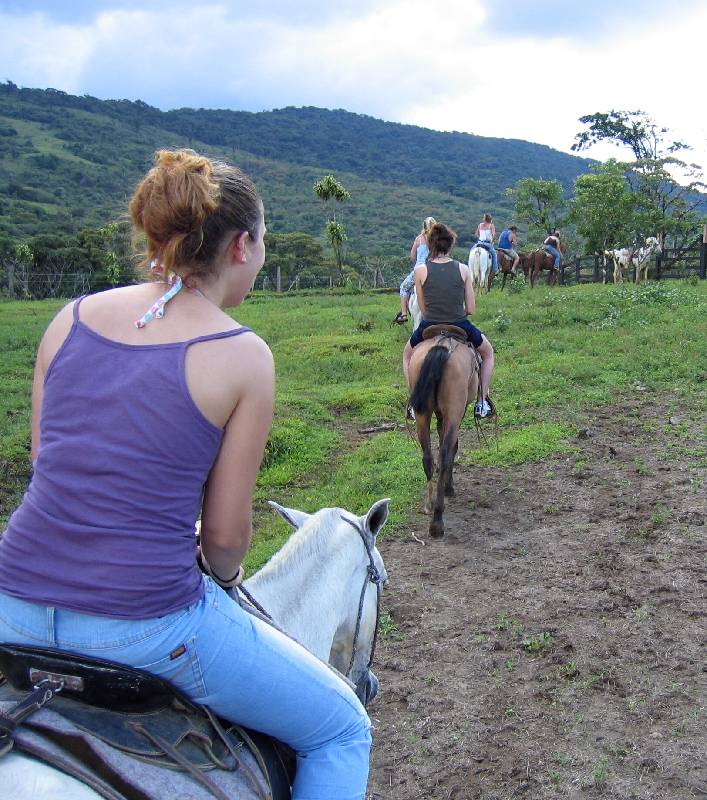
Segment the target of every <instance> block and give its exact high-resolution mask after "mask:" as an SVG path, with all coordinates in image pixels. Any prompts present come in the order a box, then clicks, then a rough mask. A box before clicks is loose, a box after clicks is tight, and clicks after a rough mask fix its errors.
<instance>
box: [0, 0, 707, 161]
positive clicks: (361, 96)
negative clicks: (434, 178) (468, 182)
mask: <svg viewBox="0 0 707 800" xmlns="http://www.w3.org/2000/svg"><path fill="white" fill-rule="evenodd" d="M683 1H684V5H683V3H682V2H677V3H673V5H672V6H671V8H670V9H667V10H666V11H665V15H664V17H662V18H661V19H660V20H659V21H658V22H656V19H655V16H653V17H650V18H647V19H646V20H645V21H643V22H641V20H640V19H635V20H634V21H633V24H632V25H631V26H630V28H626V29H624V28H622V29H620V30H616V32H615V34H614V35H612V36H610V37H607V38H603V39H597V38H596V35H595V38H592V36H591V31H588V30H582V31H578V32H577V35H576V36H573V37H572V38H570V37H568V36H565V37H555V38H549V37H548V35H547V34H545V35H544V36H543V37H542V38H539V37H538V36H536V35H532V36H531V35H526V36H513V37H511V36H509V35H506V36H501V35H497V34H495V33H491V32H489V30H487V29H486V28H485V27H484V24H485V23H486V22H487V20H488V11H489V10H490V9H491V6H490V0H438V2H436V3H435V4H431V3H430V2H429V0H379V2H376V3H372V2H370V3H368V2H366V3H361V5H360V6H358V11H355V12H354V10H353V9H354V8H355V6H353V4H352V3H348V4H346V5H345V6H344V7H342V8H344V9H345V10H343V11H342V13H338V12H337V13H334V12H332V10H331V6H329V10H328V12H327V13H326V14H324V15H322V16H321V17H320V18H318V19H317V17H316V13H315V12H316V7H315V6H316V3H313V2H310V3H309V4H308V5H307V7H306V9H304V10H305V11H306V14H305V13H304V12H303V14H300V15H299V16H298V17H297V18H294V19H293V18H292V17H290V16H288V15H287V14H286V13H284V12H283V11H282V10H280V11H279V12H278V8H279V6H278V3H277V2H270V4H269V5H268V4H267V3H266V4H265V5H260V6H257V7H256V6H252V5H250V6H248V11H247V14H245V12H244V13H240V14H239V13H238V8H239V7H241V8H243V6H241V5H240V4H238V3H233V2H226V0H223V1H222V2H218V0H215V1H214V2H212V3H210V4H207V5H203V6H199V5H193V4H192V5H189V6H185V5H180V3H179V1H178V0H176V2H175V3H174V5H172V6H171V7H170V8H169V9H167V8H165V4H164V3H159V4H157V5H156V6H155V5H154V4H153V5H152V7H150V5H149V4H147V3H145V4H144V5H143V7H142V9H138V10H131V9H130V8H127V9H123V10H119V9H115V10H104V11H97V12H96V13H95V14H94V15H93V16H86V15H84V16H83V17H82V21H81V22H80V23H79V22H77V23H75V24H70V23H69V22H66V21H64V22H61V23H57V22H55V21H53V20H50V18H49V17H47V16H46V15H44V14H41V13H33V14H29V15H24V16H23V15H20V14H18V13H17V12H15V13H14V14H3V13H2V12H1V11H0V29H2V30H3V48H2V51H1V52H0V78H5V79H10V80H13V81H14V82H16V83H19V84H21V85H24V86H40V87H41V86H53V87H54V88H58V89H63V90H65V91H68V92H72V93H76V94H83V93H88V94H95V95H97V96H98V97H113V98H123V97H127V98H130V99H138V98H139V99H142V100H145V101H146V102H148V103H151V104H153V105H157V106H159V107H161V108H171V107H177V106H196V107H198V106H205V107H212V108H213V107H220V108H246V109H249V110H260V109H264V108H273V107H279V106H283V105H317V106H324V107H329V108H346V109H349V110H352V111H358V112H361V113H368V114H372V115H374V116H379V117H382V118H384V119H391V120H397V121H401V122H409V123H413V124H419V125H424V126H426V127H431V128H436V129H442V130H461V131H468V132H472V133H477V134H480V135H485V136H501V137H507V138H519V139H528V140H530V141H535V142H542V143H545V144H548V145H550V146H552V147H556V148H558V149H562V150H568V149H569V147H570V145H571V143H572V141H573V138H574V135H575V133H577V131H578V130H579V128H580V125H579V123H578V122H577V118H578V117H579V116H581V115H582V114H587V113H593V112H594V111H606V110H609V109H611V108H616V109H622V110H630V109H635V108H641V109H643V110H645V111H647V112H648V113H649V114H650V115H651V116H652V117H654V119H655V120H656V121H657V122H659V123H661V124H665V125H667V126H668V127H670V128H671V130H673V131H674V133H675V134H676V135H678V136H680V137H682V138H683V139H685V140H686V141H688V142H690V143H691V144H693V145H694V146H695V148H696V153H695V157H696V160H701V161H702V163H703V164H705V165H707V121H705V119H704V114H703V113H702V111H701V106H702V102H703V101H702V97H701V89H702V87H701V86H700V84H699V83H698V77H699V76H702V75H703V74H704V67H703V64H702V63H701V59H702V53H703V45H702V42H701V36H702V34H701V32H702V31H704V30H705V29H707V8H695V7H694V5H693V4H692V3H691V2H687V0H683ZM108 5H109V3H108V2H103V3H101V6H102V7H103V8H105V7H106V6H108ZM129 5H131V6H132V7H134V6H136V5H137V4H136V3H132V4H129ZM280 5H282V4H280ZM62 19H64V20H66V19H67V14H63V16H62ZM589 155H593V156H596V157H605V151H602V150H599V149H597V150H592V151H590V152H589Z"/></svg>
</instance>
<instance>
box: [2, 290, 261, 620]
mask: <svg viewBox="0 0 707 800" xmlns="http://www.w3.org/2000/svg"><path fill="white" fill-rule="evenodd" d="M80 302H81V301H80V300H79V301H77V302H76V303H75V305H74V323H73V325H72V327H71V331H70V332H69V335H68V336H67V338H66V340H65V341H64V343H63V344H62V346H61V348H60V349H59V351H58V352H57V354H56V356H55V357H54V359H53V361H52V363H51V364H50V366H49V369H48V370H47V374H46V376H45V380H44V397H43V403H42V415H41V430H40V450H39V455H38V458H37V463H36V465H35V470H34V475H33V477H32V481H31V482H30V485H29V487H28V489H27V492H26V493H25V495H24V497H23V499H22V503H21V505H20V506H19V508H18V509H17V510H16V511H15V512H14V514H13V515H12V516H11V517H10V520H9V522H8V527H7V530H6V531H5V533H4V535H3V537H2V540H0V592H5V593H6V594H9V595H12V596H14V597H18V598H20V599H22V600H27V601H29V602H35V603H41V604H43V605H49V606H56V607H58V608H68V609H72V610H74V611H81V612H85V613H89V614H99V615H104V616H110V617H119V618H123V619H149V618H152V617H159V616H163V615H165V614H168V613H170V612H172V611H177V610H179V609H181V608H186V607H187V606H189V605H191V604H192V603H194V602H196V601H197V600H199V598H200V597H201V595H202V593H203V583H202V579H201V573H200V572H199V569H198V568H197V566H196V561H195V558H196V542H195V537H194V524H195V521H196V519H197V517H198V515H199V512H200V510H201V498H202V492H203V487H204V483H205V482H206V479H207V476H208V474H209V471H210V470H211V467H212V465H213V463H214V461H215V460H216V456H217V455H218V451H219V447H220V446H221V438H222V435H223V431H222V430H221V428H219V427H217V426H216V425H214V424H213V423H211V422H210V421H209V420H207V419H206V417H204V415H203V414H202V413H201V411H200V410H199V409H198V407H197V406H196V405H195V403H194V401H193V399H192V397H191V395H190V394H189V390H188V388H187V384H186V378H185V372H184V362H185V356H186V352H187V349H188V348H189V346H190V345H191V344H194V343H196V342H204V341H209V340H211V339H222V338H226V337H229V336H238V335H239V334H241V333H245V332H246V331H248V330H249V328H238V329H236V330H233V331H226V332H223V333H216V334H211V335H209V336H200V337H198V338H196V339H191V340H189V341H186V342H175V343H170V344H161V345H128V344H122V343H120V342H116V341H113V340H111V339H106V338H105V337H103V336H101V335H100V334H98V333H96V332H95V331H93V330H91V329H90V328H89V327H87V326H86V325H84V323H83V322H81V321H80V319H79V305H80Z"/></svg>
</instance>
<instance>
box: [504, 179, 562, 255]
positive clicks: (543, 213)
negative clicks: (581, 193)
mask: <svg viewBox="0 0 707 800" xmlns="http://www.w3.org/2000/svg"><path fill="white" fill-rule="evenodd" d="M506 194H507V195H508V196H509V197H512V198H513V199H514V200H515V215H516V217H517V218H518V219H519V220H521V221H523V222H527V223H528V225H529V230H528V238H530V239H538V238H539V239H540V240H542V239H544V238H545V236H547V234H548V233H551V232H552V231H553V230H554V229H555V228H556V227H558V226H559V225H560V223H561V222H562V221H563V219H564V218H563V216H562V212H563V211H564V209H565V205H566V203H565V193H564V190H563V188H562V184H561V183H560V182H559V181H556V180H551V181H546V180H543V179H542V178H521V180H519V181H518V183H517V184H516V185H515V188H514V189H507V190H506Z"/></svg>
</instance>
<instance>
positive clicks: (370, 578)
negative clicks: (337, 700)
mask: <svg viewBox="0 0 707 800" xmlns="http://www.w3.org/2000/svg"><path fill="white" fill-rule="evenodd" d="M341 519H343V520H344V522H348V524H349V525H350V526H351V527H352V528H353V529H354V530H355V531H356V532H357V533H358V535H359V536H360V537H361V541H362V542H363V546H364V547H365V548H366V553H367V555H368V567H367V568H366V577H365V578H364V579H363V586H362V587H361V596H360V597H359V601H358V614H357V616H356V630H355V631H354V637H353V644H352V645H351V659H350V660H349V666H348V668H347V670H346V677H347V678H348V676H349V675H350V674H351V670H352V669H353V663H354V658H355V656H356V644H357V643H358V634H359V631H360V630H361V617H362V616H363V601H364V599H365V597H366V589H368V584H369V583H374V584H375V586H376V627H375V628H374V629H373V641H372V642H371V655H370V658H369V659H368V664H367V665H366V669H370V668H371V664H373V657H374V655H375V653H376V642H377V641H378V627H379V622H380V610H381V582H382V581H381V575H380V572H378V569H377V567H376V565H375V563H374V561H373V551H372V550H371V546H370V544H369V543H368V541H367V540H366V534H365V533H364V532H363V530H362V529H361V526H360V525H359V524H358V523H357V522H354V521H353V520H350V519H347V518H346V517H342V518H341Z"/></svg>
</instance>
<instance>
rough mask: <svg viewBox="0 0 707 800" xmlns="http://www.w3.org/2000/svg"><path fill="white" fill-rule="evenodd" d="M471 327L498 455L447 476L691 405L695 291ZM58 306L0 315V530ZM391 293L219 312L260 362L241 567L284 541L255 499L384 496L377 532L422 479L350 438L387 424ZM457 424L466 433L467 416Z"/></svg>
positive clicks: (699, 385)
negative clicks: (266, 431) (254, 473)
mask: <svg viewBox="0 0 707 800" xmlns="http://www.w3.org/2000/svg"><path fill="white" fill-rule="evenodd" d="M477 305H478V311H477V314H476V316H475V322H476V324H477V325H478V326H479V327H480V328H481V329H482V330H484V331H485V333H486V334H487V335H488V336H489V338H490V339H491V341H492V343H493V344H494V347H495V349H496V353H497V361H496V363H497V368H496V373H495V381H494V387H493V396H494V398H495V400H496V402H497V405H498V408H499V413H500V418H499V439H498V444H496V442H495V441H493V437H489V440H490V441H491V444H490V445H489V446H488V447H484V446H482V445H477V446H474V447H473V448H471V449H467V450H466V451H465V452H463V453H461V456H460V459H461V461H462V463H464V464H467V465H469V466H470V468H471V465H489V464H496V465H499V466H508V467H510V466H511V465H513V464H517V463H520V462H523V461H532V460H540V459H542V458H545V457H547V456H548V455H550V454H552V453H555V452H561V451H563V450H567V451H569V450H571V447H570V445H569V443H568V438H569V437H571V436H572V435H573V434H574V433H575V432H576V419H577V414H578V412H579V411H580V410H587V409H590V408H591V407H594V406H598V405H607V404H611V403H615V404H616V406H617V411H618V412H619V413H620V410H621V404H622V398H624V397H626V396H628V395H630V394H632V393H640V394H641V396H642V397H645V400H646V403H650V402H651V397H652V396H653V395H654V394H656V393H659V394H661V395H668V396H672V397H674V398H675V404H676V407H678V406H679V407H681V408H682V409H683V413H684V412H685V409H687V410H688V411H689V409H690V408H692V409H694V411H695V414H697V413H698V411H699V408H698V406H699V407H700V408H703V407H704V404H705V396H706V395H705V391H704V381H705V376H706V375H707V346H706V345H705V342H707V323H706V322H705V319H706V318H707V315H706V314H705V308H706V306H707V282H705V281H703V282H695V281H693V282H680V283H678V282H672V281H666V282H662V283H655V282H654V283H649V284H644V285H642V286H640V287H634V286H630V285H623V286H619V287H609V286H601V285H586V286H576V287H571V288H562V287H559V288H554V289H551V290H550V289H547V288H546V287H544V286H543V287H540V288H537V289H535V290H534V291H532V292H531V291H530V290H528V289H525V290H523V291H517V292H509V291H508V290H506V291H505V292H504V293H503V294H502V293H501V292H500V291H496V290H495V291H494V292H492V294H491V295H489V296H482V297H481V298H479V299H478V303H477ZM60 306H61V303H59V302H56V301H43V302H28V303H19V302H0V347H2V353H3V357H2V362H1V364H0V420H1V423H0V471H1V473H2V474H1V476H0V477H1V480H0V522H3V523H4V521H5V520H6V518H7V516H8V515H9V513H10V512H11V511H12V509H13V507H14V506H15V505H16V504H17V502H18V500H19V498H20V496H21V493H22V491H23V489H24V487H25V485H26V482H27V479H28V476H29V463H28V453H29V424H30V419H29V396H30V385H31V376H32V365H33V360H34V351H35V349H36V346H37V343H38V341H39V338H40V336H41V333H42V331H43V329H44V327H45V326H46V324H47V322H48V321H49V320H50V319H51V317H52V316H53V314H54V313H55V312H56V310H57V309H58V308H59V307H60ZM397 307H398V297H397V294H392V293H372V292H371V293H360V294H356V293H340V294H336V293H334V294H331V293H327V294H309V293H304V292H303V293H300V294H297V295H295V294H288V295H283V296H274V295H269V294H268V295H264V294H255V295H253V296H252V297H251V298H249V299H248V300H247V301H246V303H245V304H244V305H243V306H242V307H241V308H240V309H238V310H237V311H236V312H234V316H235V317H236V319H238V320H239V321H240V322H243V323H244V324H247V325H249V326H251V327H252V328H254V329H255V330H256V331H257V332H258V333H259V334H260V335H261V336H262V337H263V338H264V339H265V340H266V341H267V342H268V343H269V344H270V346H271V348H272V350H273V353H274V355H275V361H276V368H277V376H278V387H277V410H276V416H275V423H274V426H273V430H272V434H271V437H270V441H269V442H268V446H267V450H266V453H265V459H264V462H263V468H262V470H261V474H260V478H259V481H258V488H257V494H256V534H255V537H254V543H253V548H252V551H251V554H250V556H249V558H248V563H247V567H248V569H249V570H253V569H255V568H256V567H257V566H259V565H261V564H262V563H264V561H266V560H267V558H269V556H270V555H271V554H272V552H274V550H275V549H277V548H278V547H279V546H280V545H281V543H282V542H283V541H284V539H285V537H286V536H287V534H288V529H287V527H286V526H285V524H284V523H283V522H282V521H281V520H279V519H278V518H276V517H275V516H274V515H272V514H270V513H269V511H267V508H266V504H265V500H266V499H273V500H277V501H278V502H279V503H281V504H283V505H290V506H295V507H299V508H302V509H303V510H306V511H313V510H316V508H319V507H321V506H331V505H336V506H344V507H347V508H349V509H350V510H352V511H354V512H356V513H359V514H361V513H364V512H365V511H366V510H367V509H368V507H369V506H370V504H371V503H372V502H373V501H374V500H377V499H379V498H380V497H390V498H391V500H392V502H391V519H390V522H389V524H388V525H387V526H386V531H387V532H394V531H396V530H402V529H403V528H404V526H405V523H406V515H407V514H408V513H409V512H408V508H409V506H410V504H411V503H413V504H414V505H415V507H417V506H418V505H419V503H420V498H421V496H422V489H423V486H424V475H423V472H422V466H421V463H420V457H419V451H418V448H417V445H416V444H415V443H414V442H413V441H412V440H411V439H410V438H409V437H408V436H407V434H406V433H405V431H404V430H402V429H399V430H395V431H386V432H382V433H378V434H372V435H365V436H361V435H359V434H358V433H357V430H358V429H361V428H365V427H373V426H376V425H380V424H383V423H386V422H388V423H390V422H398V423H402V421H403V415H404V408H405V402H406V399H407V398H406V391H405V389H404V388H403V381H402V374H401V370H400V356H401V353H402V349H403V345H404V343H405V340H406V338H407V336H408V335H409V332H410V331H409V329H407V330H405V329H400V328H398V327H394V326H392V325H391V324H390V320H391V319H392V317H393V316H394V314H395V311H396V309H397ZM466 424H468V425H471V424H472V422H471V420H470V419H467V421H466Z"/></svg>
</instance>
